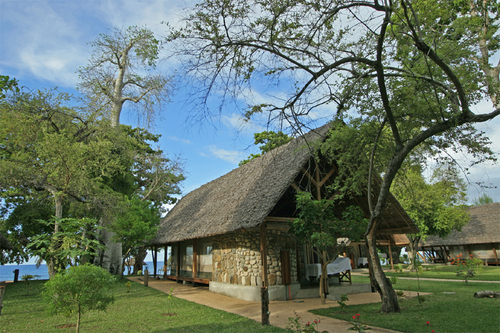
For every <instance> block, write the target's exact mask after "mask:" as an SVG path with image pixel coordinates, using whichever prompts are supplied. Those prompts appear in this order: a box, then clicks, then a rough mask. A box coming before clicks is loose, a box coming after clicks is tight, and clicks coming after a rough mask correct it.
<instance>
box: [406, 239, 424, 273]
mask: <svg viewBox="0 0 500 333" xmlns="http://www.w3.org/2000/svg"><path fill="white" fill-rule="evenodd" d="M408 239H409V240H410V246H408V248H409V251H408V259H409V260H410V266H408V269H410V270H414V269H415V270H416V269H417V265H416V260H417V251H418V243H419V242H420V239H421V237H420V236H415V235H413V236H412V235H408Z"/></svg>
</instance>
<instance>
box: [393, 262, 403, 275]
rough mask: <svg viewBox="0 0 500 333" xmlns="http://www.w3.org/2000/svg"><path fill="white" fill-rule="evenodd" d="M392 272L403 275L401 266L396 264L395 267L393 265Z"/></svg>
mask: <svg viewBox="0 0 500 333" xmlns="http://www.w3.org/2000/svg"><path fill="white" fill-rule="evenodd" d="M394 270H395V271H396V272H400V273H403V264H396V265H394Z"/></svg>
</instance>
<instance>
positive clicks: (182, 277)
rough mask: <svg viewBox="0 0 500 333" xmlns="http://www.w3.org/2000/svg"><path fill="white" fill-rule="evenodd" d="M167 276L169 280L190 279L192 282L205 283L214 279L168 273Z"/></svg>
mask: <svg viewBox="0 0 500 333" xmlns="http://www.w3.org/2000/svg"><path fill="white" fill-rule="evenodd" d="M166 278H167V279H169V280H176V281H190V282H196V283H203V284H209V283H210V281H212V280H210V279H201V278H192V277H189V276H175V275H167V276H166Z"/></svg>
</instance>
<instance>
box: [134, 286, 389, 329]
mask: <svg viewBox="0 0 500 333" xmlns="http://www.w3.org/2000/svg"><path fill="white" fill-rule="evenodd" d="M128 279H130V280H132V281H136V282H139V283H143V282H142V280H139V277H129V278H128ZM149 286H150V287H151V288H155V289H157V290H160V291H162V292H164V293H169V292H170V288H171V287H173V288H174V290H173V292H172V295H173V296H175V297H178V298H182V299H185V300H188V301H191V302H195V303H198V304H203V305H206V306H209V307H212V308H215V309H219V310H223V311H226V312H231V313H235V314H237V315H240V316H243V317H247V318H250V319H253V320H255V321H258V322H261V318H262V317H261V303H260V302H249V301H242V300H239V299H236V298H232V297H228V296H224V295H220V294H215V293H211V292H210V291H208V286H192V285H184V284H181V283H176V282H175V281H169V280H154V279H150V280H149ZM375 302H380V296H379V294H378V293H364V294H354V295H349V301H348V302H347V305H354V304H364V303H375ZM335 306H338V304H337V302H336V301H332V300H327V301H326V304H321V301H320V299H319V298H307V299H301V300H292V301H271V302H270V304H269V310H270V312H271V315H270V317H269V322H270V323H271V325H273V326H278V327H282V328H286V327H287V326H288V324H289V321H288V318H290V317H292V318H294V317H295V313H297V314H298V315H299V316H300V318H301V323H306V322H308V321H309V322H313V321H315V320H318V319H319V320H321V323H320V324H319V326H318V329H319V330H320V331H327V332H330V333H334V332H335V333H337V332H343V333H345V332H347V329H348V328H349V327H350V324H349V323H348V322H346V321H342V320H338V319H333V318H329V317H323V316H317V315H314V314H312V313H310V312H309V310H311V309H319V308H330V307H335ZM353 314H354V313H353ZM370 332H375V333H390V332H395V331H391V330H387V329H383V328H376V327H373V328H372V329H371V330H370Z"/></svg>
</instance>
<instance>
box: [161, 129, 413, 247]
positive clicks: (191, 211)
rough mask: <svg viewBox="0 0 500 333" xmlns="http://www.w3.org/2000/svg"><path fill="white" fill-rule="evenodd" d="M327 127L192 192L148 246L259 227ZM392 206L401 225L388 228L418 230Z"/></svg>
mask: <svg viewBox="0 0 500 333" xmlns="http://www.w3.org/2000/svg"><path fill="white" fill-rule="evenodd" d="M330 128H331V127H330V125H328V124H327V125H325V126H322V127H320V128H318V129H315V130H312V131H311V132H309V133H307V134H305V135H303V136H301V137H299V138H297V139H294V140H292V141H291V142H289V143H288V144H286V145H283V146H281V147H278V148H276V149H273V150H272V151H270V152H268V153H266V154H264V155H262V156H260V157H258V158H256V159H254V160H252V161H250V162H249V163H247V164H244V165H242V166H241V167H239V168H237V169H234V170H233V171H231V172H229V173H227V174H225V175H224V176H222V177H220V178H217V179H215V180H213V181H211V182H209V183H207V184H205V185H203V186H201V187H200V188H198V189H196V190H194V191H192V192H190V193H189V194H187V195H186V196H185V197H183V198H182V199H181V200H179V202H178V203H177V204H176V205H175V206H174V208H173V209H172V210H171V211H170V212H169V213H168V214H167V216H166V217H165V218H163V219H162V221H161V222H160V227H159V230H158V233H157V236H156V238H155V239H154V240H153V241H152V243H153V244H165V243H170V242H177V241H182V240H188V239H195V238H202V237H209V236H214V235H221V234H225V233H228V232H231V231H236V230H240V229H249V228H253V227H257V226H259V225H260V224H261V223H262V222H263V221H264V218H266V217H267V216H268V215H269V213H270V212H271V211H272V210H273V208H274V207H275V206H276V204H277V203H278V201H279V200H280V198H281V197H282V196H283V195H284V193H285V191H287V189H289V187H290V185H291V183H292V182H293V181H294V179H295V177H297V175H298V174H299V172H300V171H301V168H302V167H303V166H304V165H305V164H306V162H307V161H308V160H309V159H310V158H311V156H312V155H313V154H314V152H315V151H316V150H317V144H318V143H320V142H322V141H323V140H324V139H325V138H326V135H327V134H328V132H329V130H330ZM395 205H397V206H398V207H399V208H400V211H398V212H389V215H387V216H385V217H386V218H391V216H390V215H394V216H393V218H395V219H398V221H403V222H402V223H400V222H395V223H392V224H391V225H390V227H401V225H403V229H404V228H406V230H407V231H408V232H409V231H412V230H416V227H415V225H414V224H413V222H412V221H411V219H409V217H408V216H407V215H406V213H405V212H404V211H403V210H402V208H401V206H400V205H399V203H397V201H396V200H395V199H394V197H392V196H391V198H390V200H389V203H388V206H390V207H394V206H395ZM388 227H389V225H387V226H386V228H388ZM400 229H401V228H400Z"/></svg>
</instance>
